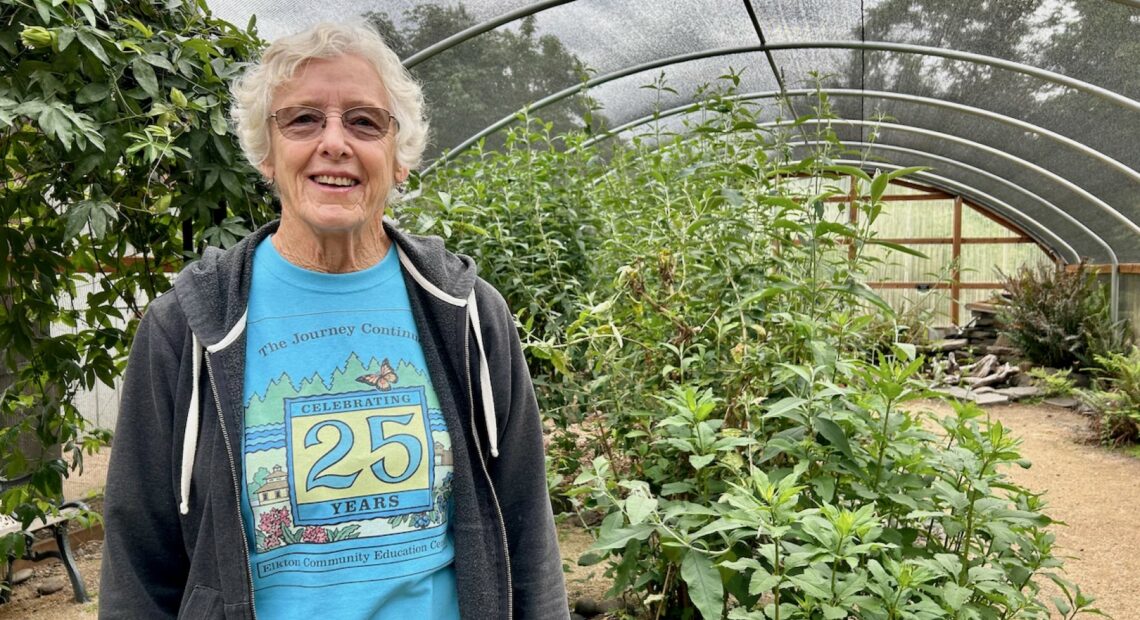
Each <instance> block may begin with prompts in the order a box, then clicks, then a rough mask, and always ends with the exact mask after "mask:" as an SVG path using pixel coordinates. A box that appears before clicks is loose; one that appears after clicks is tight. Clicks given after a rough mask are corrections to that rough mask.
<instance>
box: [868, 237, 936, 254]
mask: <svg viewBox="0 0 1140 620" xmlns="http://www.w3.org/2000/svg"><path fill="white" fill-rule="evenodd" d="M864 243H870V244H872V245H881V246H883V247H884V248H889V249H891V250H894V251H895V252H901V253H903V254H907V255H909V256H915V257H918V258H930V257H929V256H927V255H926V254H924V253H922V252H920V251H918V250H916V249H914V248H912V247H910V246H906V245H902V244H899V243H892V242H890V241H880V240H878V239H875V238H871V239H865V240H864Z"/></svg>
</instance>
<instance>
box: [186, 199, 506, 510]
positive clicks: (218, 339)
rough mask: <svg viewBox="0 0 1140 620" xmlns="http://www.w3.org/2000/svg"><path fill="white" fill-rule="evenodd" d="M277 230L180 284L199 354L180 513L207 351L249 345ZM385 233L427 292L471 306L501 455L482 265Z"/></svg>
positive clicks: (489, 420) (216, 258)
mask: <svg viewBox="0 0 1140 620" xmlns="http://www.w3.org/2000/svg"><path fill="white" fill-rule="evenodd" d="M278 224H279V222H276V221H275V222H272V223H270V224H267V225H265V226H262V227H261V228H259V229H257V230H256V231H254V232H253V233H251V234H250V235H248V236H246V237H245V238H244V239H242V240H241V241H239V242H238V243H237V244H236V245H234V246H233V247H231V248H229V249H228V250H221V249H218V248H214V247H211V248H207V249H206V251H205V253H204V254H203V255H202V258H201V259H199V260H197V261H195V262H193V263H191V264H190V265H187V266H186V267H185V268H184V269H183V270H182V271H181V272H179V274H178V276H177V278H175V280H174V294H175V295H176V296H177V298H178V303H179V305H180V306H181V307H182V309H183V311H184V312H185V314H186V320H187V323H188V324H189V326H190V331H191V333H192V335H193V343H192V345H193V353H194V358H193V386H194V387H193V392H192V393H191V396H190V407H189V411H187V418H186V433H185V436H184V437H183V445H182V477H181V489H180V490H181V498H180V499H181V503H180V506H179V510H180V512H181V513H182V514H184V515H185V514H187V513H188V512H189V498H190V479H191V472H192V471H193V468H194V457H195V455H196V453H197V441H198V427H199V421H200V417H201V416H202V412H201V411H200V399H199V394H198V392H199V390H200V382H201V366H202V363H203V356H204V354H205V353H207V352H208V353H217V352H219V351H222V350H224V349H226V348H227V347H229V346H231V345H233V344H234V343H235V342H239V341H241V340H242V339H241V336H242V335H243V334H244V332H245V321H246V309H247V306H248V305H249V290H250V286H249V285H250V281H251V279H252V276H253V254H254V251H255V250H256V249H257V246H258V244H260V243H261V242H262V241H264V240H265V239H266V238H267V237H269V235H271V234H273V232H274V231H276V230H277V227H278ZM384 231H385V233H387V235H388V237H389V239H391V240H392V247H391V248H389V250H390V251H392V250H394V251H396V252H397V253H398V255H399V259H400V264H401V266H402V267H403V268H404V270H405V271H406V272H407V273H408V274H409V275H410V276H411V278H412V279H413V280H414V281H415V282H416V284H417V285H419V286H420V288H422V289H424V291H426V292H427V293H428V294H430V295H431V296H433V297H435V298H436V299H439V300H440V301H443V302H445V303H448V304H450V305H453V306H457V307H463V308H466V310H467V317H468V321H469V323H470V324H471V326H472V327H473V328H474V332H475V343H476V348H477V350H478V356H479V378H478V380H479V384H480V389H481V395H482V399H481V400H482V405H483V415H484V419H485V422H486V425H487V436H488V438H489V443H490V451H491V455H492V456H495V457H497V456H498V455H499V450H498V425H497V420H496V418H495V408H494V400H493V396H492V393H491V377H490V365H489V364H488V362H487V356H486V353H485V349H484V346H483V334H482V325H481V322H480V319H479V305H478V303H477V301H476V298H475V282H476V280H477V279H478V273H477V269H476V267H475V262H474V261H473V260H472V259H471V258H470V257H468V256H463V255H459V254H454V253H452V252H449V251H448V250H447V249H446V248H444V245H443V240H442V239H440V238H439V237H424V236H419V235H411V234H408V233H405V232H403V231H401V230H400V229H399V228H397V227H396V223H395V222H394V221H393V220H391V219H389V218H387V217H386V218H384Z"/></svg>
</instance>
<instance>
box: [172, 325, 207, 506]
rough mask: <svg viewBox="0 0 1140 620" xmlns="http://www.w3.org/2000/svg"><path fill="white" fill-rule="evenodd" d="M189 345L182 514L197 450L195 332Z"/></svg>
mask: <svg viewBox="0 0 1140 620" xmlns="http://www.w3.org/2000/svg"><path fill="white" fill-rule="evenodd" d="M191 346H192V347H193V349H194V355H193V360H194V362H193V363H194V369H193V371H192V372H191V375H192V376H193V377H194V383H193V387H192V388H191V389H190V410H189V411H187V412H186V434H184V435H183V436H182V485H181V488H180V489H179V490H180V491H181V497H182V503H180V504H179V505H178V511H179V512H181V513H182V514H189V513H190V476H191V472H193V471H194V454H195V453H196V452H197V451H198V418H199V417H200V415H199V413H198V378H199V376H200V371H199V370H198V368H199V367H200V366H201V365H202V343H201V342H200V341H199V340H198V335H197V334H194V335H193V341H192V344H191Z"/></svg>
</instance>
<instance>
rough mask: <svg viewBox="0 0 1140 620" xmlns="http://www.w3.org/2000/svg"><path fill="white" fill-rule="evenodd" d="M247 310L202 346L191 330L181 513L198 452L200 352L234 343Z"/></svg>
mask: <svg viewBox="0 0 1140 620" xmlns="http://www.w3.org/2000/svg"><path fill="white" fill-rule="evenodd" d="M247 314H248V312H243V313H242V315H241V318H239V319H238V321H237V323H235V324H234V326H233V327H232V328H231V329H230V332H229V333H228V334H226V337H225V338H222V339H221V340H220V341H218V342H216V343H214V344H212V345H210V346H208V347H203V346H202V341H201V340H198V335H197V334H194V333H193V332H191V338H192V340H191V345H190V346H191V347H192V349H193V351H194V355H193V357H192V360H193V364H194V368H193V370H192V371H191V373H190V374H191V376H192V377H193V379H194V385H193V387H192V388H191V389H190V408H189V410H188V411H187V412H186V433H185V434H184V435H183V436H182V477H181V485H180V488H179V491H180V493H181V500H182V501H181V502H180V503H179V505H178V511H179V512H181V513H182V514H189V513H190V480H191V478H193V476H194V457H195V456H196V455H197V452H198V424H199V420H200V418H201V416H202V413H201V412H200V411H199V410H198V402H199V400H200V399H199V398H198V384H199V382H200V378H201V376H202V370H201V369H202V354H203V352H205V351H209V352H210V353H217V352H218V351H221V350H222V349H225V348H226V347H228V346H230V345H231V344H233V343H234V341H235V340H237V339H238V337H240V336H241V334H242V332H243V331H245V318H246V315H247Z"/></svg>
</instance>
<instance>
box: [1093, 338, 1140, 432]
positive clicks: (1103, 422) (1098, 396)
mask: <svg viewBox="0 0 1140 620" xmlns="http://www.w3.org/2000/svg"><path fill="white" fill-rule="evenodd" d="M1096 361H1097V364H1098V365H1099V366H1100V367H1101V368H1102V369H1103V370H1101V371H1100V373H1099V374H1100V375H1101V376H1100V377H1099V378H1098V384H1102V385H1104V386H1105V387H1106V388H1107V389H1106V390H1103V391H1101V390H1082V391H1081V392H1080V397H1081V400H1082V401H1083V402H1084V403H1085V404H1086V405H1088V406H1089V407H1090V408H1091V409H1092V410H1093V420H1092V426H1093V429H1094V430H1096V432H1097V435H1098V436H1099V437H1100V441H1101V443H1103V444H1105V445H1107V446H1113V447H1119V446H1122V445H1127V444H1135V443H1140V348H1137V347H1135V346H1134V347H1132V350H1131V351H1130V352H1129V353H1128V354H1123V353H1110V354H1108V355H1104V356H1098V357H1097V360H1096Z"/></svg>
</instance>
